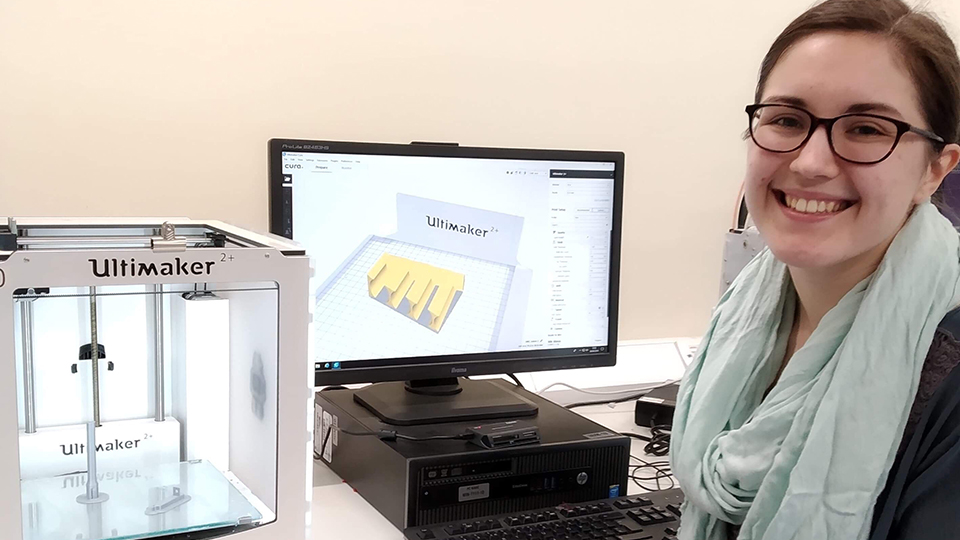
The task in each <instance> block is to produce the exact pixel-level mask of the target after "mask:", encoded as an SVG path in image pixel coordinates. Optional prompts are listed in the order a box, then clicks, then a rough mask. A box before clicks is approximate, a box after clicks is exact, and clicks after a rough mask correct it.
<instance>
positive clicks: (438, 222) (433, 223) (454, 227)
mask: <svg viewBox="0 0 960 540" xmlns="http://www.w3.org/2000/svg"><path fill="white" fill-rule="evenodd" d="M427 225H429V226H430V227H436V228H438V229H443V230H445V231H453V232H458V233H461V234H468V235H470V236H480V237H483V238H486V237H487V233H488V232H496V229H477V228H474V226H473V225H471V224H469V223H467V224H466V225H461V224H459V223H454V222H452V221H447V220H445V219H440V218H438V217H434V216H431V215H427Z"/></svg>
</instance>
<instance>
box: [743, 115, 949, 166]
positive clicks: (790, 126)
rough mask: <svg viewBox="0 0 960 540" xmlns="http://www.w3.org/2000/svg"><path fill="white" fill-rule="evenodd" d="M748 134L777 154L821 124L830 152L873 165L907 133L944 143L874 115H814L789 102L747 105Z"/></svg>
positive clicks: (933, 135)
mask: <svg viewBox="0 0 960 540" xmlns="http://www.w3.org/2000/svg"><path fill="white" fill-rule="evenodd" d="M747 115H748V116H749V117H750V137H751V138H752V139H753V142H755V143H757V146H759V147H760V148H763V149H764V150H767V151H770V152H777V153H789V152H795V151H797V150H799V149H800V147H802V146H803V145H804V144H806V143H807V141H809V140H810V138H811V137H813V134H814V132H815V131H816V130H817V128H818V127H820V125H821V124H822V125H824V126H826V128H827V141H828V142H829V143H830V148H831V149H832V150H833V153H834V154H836V155H837V157H839V158H840V159H842V160H844V161H849V162H850V163H857V164H860V165H872V164H874V163H880V162H881V161H883V160H885V159H887V158H888V157H890V154H892V153H893V150H894V149H895V148H896V147H897V143H899V142H900V139H901V138H902V137H903V135H904V134H905V133H907V132H912V133H916V134H917V135H920V136H922V137H925V138H927V139H929V140H931V141H933V142H935V143H939V144H944V140H943V138H941V137H939V136H938V135H937V134H936V133H932V132H930V131H927V130H924V129H920V128H917V127H913V126H911V125H910V124H908V123H906V122H903V121H900V120H895V119H893V118H888V117H886V116H880V115H876V114H864V113H855V114H843V115H840V116H837V117H835V118H817V117H816V116H814V115H813V114H812V113H811V112H810V111H807V110H805V109H801V108H800V107H794V106H792V105H779V104H772V103H771V104H754V105H748V106H747Z"/></svg>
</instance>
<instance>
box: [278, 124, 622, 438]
mask: <svg viewBox="0 0 960 540" xmlns="http://www.w3.org/2000/svg"><path fill="white" fill-rule="evenodd" d="M269 146H270V177H271V184H270V188H271V189H270V194H271V202H270V204H271V206H270V208H271V212H270V219H271V229H272V231H273V232H274V233H275V234H280V235H283V236H286V237H288V238H292V239H293V240H295V241H297V242H299V243H300V244H302V245H303V246H304V247H305V248H306V250H307V252H308V253H309V254H310V255H311V256H312V258H313V259H314V264H315V266H316V275H315V278H314V281H313V283H312V284H311V291H312V294H313V298H312V299H311V301H312V303H313V304H314V306H315V309H314V319H313V321H314V340H313V351H312V356H313V358H314V359H315V361H314V368H315V373H316V380H315V382H316V384H317V386H323V385H338V384H346V383H358V382H382V381H404V382H402V383H400V382H397V383H385V384H384V383H381V384H374V385H371V386H369V387H367V388H365V389H363V390H362V391H361V392H358V393H357V396H358V397H357V400H358V401H360V402H361V403H362V404H363V405H364V406H366V407H368V408H369V409H371V410H373V411H374V412H375V413H376V414H377V415H378V416H380V418H382V419H383V420H384V421H387V422H390V423H395V424H401V425H403V424H416V423H429V422H441V421H447V420H450V419H453V418H456V419H461V420H463V419H466V418H476V419H480V418H493V417H503V416H519V415H525V414H534V413H535V412H536V407H535V406H534V405H533V404H532V403H531V402H529V401H527V400H525V399H523V398H522V397H521V396H519V395H504V394H502V392H499V391H497V390H496V389H497V388H498V387H496V386H495V385H484V384H481V383H480V382H478V381H468V380H463V379H458V377H463V378H465V377H467V376H472V375H483V374H497V373H515V372H524V371H542V370H552V369H563V368H584V367H597V366H611V365H614V364H615V362H616V343H617V299H618V290H619V287H618V280H619V263H620V253H619V250H620V223H621V215H620V214H621V199H622V192H623V160H624V156H623V153H621V152H593V151H558V150H521V149H505V148H467V147H460V146H456V145H446V144H417V143H413V144H410V145H403V144H373V143H354V142H335V141H304V140H279V139H274V140H271V141H270V144H269Z"/></svg>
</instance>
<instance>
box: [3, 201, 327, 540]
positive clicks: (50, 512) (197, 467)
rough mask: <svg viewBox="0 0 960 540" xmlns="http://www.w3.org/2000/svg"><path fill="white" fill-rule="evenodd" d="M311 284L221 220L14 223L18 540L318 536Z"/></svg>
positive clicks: (11, 486)
mask: <svg viewBox="0 0 960 540" xmlns="http://www.w3.org/2000/svg"><path fill="white" fill-rule="evenodd" d="M309 277H310V263H309V259H308V258H307V257H306V255H305V253H304V251H303V249H302V248H300V247H299V246H298V245H296V244H294V243H292V242H290V241H288V240H285V239H280V238H276V237H272V236H265V235H257V234H253V233H250V232H247V231H244V230H241V229H238V228H235V227H231V226H229V225H226V224H223V223H219V222H200V221H191V220H169V221H163V220H150V219H144V220H124V219H108V220H93V219H82V220H64V219H29V220H27V219H21V220H16V221H15V220H12V219H10V220H4V222H0V367H2V368H3V369H4V370H5V371H4V373H5V376H4V377H0V381H3V382H2V383H0V384H2V385H3V386H2V389H0V433H3V434H5V435H4V436H0V522H2V523H3V525H2V526H0V527H2V529H3V531H4V534H3V535H2V536H3V537H4V538H9V539H21V540H64V539H70V540H100V539H106V538H111V539H142V538H164V539H172V538H190V539H198V538H213V537H219V536H228V535H238V536H239V537H241V538H244V539H249V540H257V539H267V538H270V539H275V538H283V539H303V538H305V535H306V528H307V523H308V518H309V511H310V508H309V493H310V489H309V488H310V485H309V482H310V478H311V477H312V476H311V474H310V472H311V466H312V462H311V460H310V457H309V453H308V448H310V447H311V438H312V434H311V433H310V424H311V422H309V421H308V411H309V410H310V407H311V406H312V403H311V402H310V398H311V393H310V384H311V382H312V378H313V372H312V369H311V368H312V364H311V363H310V362H309V361H308V360H307V358H308V356H307V346H308V345H307V344H308V330H309V323H308V318H309V306H308V301H307V300H308V297H309V293H308V281H309ZM14 433H18V436H16V437H15V436H14Z"/></svg>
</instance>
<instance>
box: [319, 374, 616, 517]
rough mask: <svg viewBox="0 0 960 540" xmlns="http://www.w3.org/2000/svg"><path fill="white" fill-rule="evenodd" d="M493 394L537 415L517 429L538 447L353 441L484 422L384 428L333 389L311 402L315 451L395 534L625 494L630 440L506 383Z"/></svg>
mask: <svg viewBox="0 0 960 540" xmlns="http://www.w3.org/2000/svg"><path fill="white" fill-rule="evenodd" d="M468 382H472V381H468ZM491 384H495V385H498V386H501V387H502V389H504V390H505V391H509V392H515V393H516V394H518V395H519V396H521V397H523V398H525V399H527V400H530V401H532V402H534V403H535V404H536V405H537V407H538V409H539V414H538V415H537V416H534V417H529V418H525V419H523V420H522V421H523V422H524V423H526V424H527V425H529V426H531V427H535V428H536V429H538V430H539V435H540V443H539V444H531V445H526V446H515V447H508V448H499V449H486V448H482V447H481V446H480V445H478V444H475V443H474V442H472V441H469V440H429V441H409V440H395V441H385V440H381V439H380V438H379V437H377V436H373V435H370V436H364V435H358V434H360V433H370V434H375V433H378V432H379V431H380V430H390V431H396V432H397V433H400V434H403V435H407V436H410V437H416V438H427V437H435V436H449V435H456V434H462V433H465V432H467V431H468V430H469V429H470V428H471V427H475V426H476V425H477V424H479V423H482V422H476V421H474V422H452V423H444V424H431V425H419V426H406V427H398V426H391V425H389V424H385V423H383V422H381V421H380V419H379V418H378V417H377V416H375V415H374V414H373V413H372V412H370V411H368V410H367V409H366V408H364V407H362V406H361V405H360V404H358V403H357V402H356V401H355V400H354V391H353V390H348V389H333V390H327V391H321V392H318V393H317V394H316V399H315V403H316V411H315V412H316V415H317V418H316V424H315V425H316V432H315V438H314V440H315V451H316V452H317V454H320V455H321V457H322V459H323V462H324V463H326V464H327V465H329V466H330V467H331V468H332V469H333V471H334V472H336V473H337V474H338V475H339V476H340V477H341V478H343V479H344V480H345V481H346V482H347V483H348V484H350V486H352V487H353V488H354V489H356V490H357V492H358V493H359V494H360V495H361V496H362V497H363V498H364V499H366V500H367V501H368V502H369V503H370V504H372V505H373V506H374V507H375V508H376V509H377V510H378V511H379V512H380V513H381V514H383V515H384V516H385V517H386V518H387V519H389V520H390V521H391V522H392V523H393V524H394V525H396V526H397V528H399V529H405V528H408V527H418V526H428V525H431V524H435V523H442V522H446V521H452V520H460V519H463V520H466V519H473V518H479V517H483V516H489V515H495V514H502V513H506V512H514V511H524V510H533V509H537V508H544V507H548V506H554V505H558V504H561V503H564V502H569V503H576V502H584V501H591V500H597V499H604V498H607V497H613V496H618V495H625V494H626V492H627V481H628V478H627V469H628V466H629V462H630V440H629V438H627V437H625V436H622V435H620V434H618V433H615V432H612V431H610V430H608V429H606V428H605V427H603V426H601V425H599V424H596V423H594V422H592V421H590V420H588V419H586V418H584V417H582V416H580V415H578V414H576V413H574V412H572V411H569V410H567V409H564V408H563V407H560V406H558V405H556V404H554V403H552V402H550V401H548V400H545V399H543V398H541V397H539V396H537V395H536V394H532V393H530V392H527V391H525V390H523V389H520V388H518V387H514V386H513V385H512V384H510V383H508V382H506V381H492V382H491ZM503 420H508V419H503ZM346 432H350V433H351V434H347V433H346ZM328 434H329V437H328V436H327V435H328ZM324 441H326V445H324Z"/></svg>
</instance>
